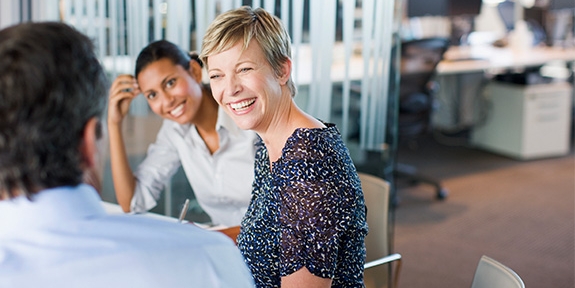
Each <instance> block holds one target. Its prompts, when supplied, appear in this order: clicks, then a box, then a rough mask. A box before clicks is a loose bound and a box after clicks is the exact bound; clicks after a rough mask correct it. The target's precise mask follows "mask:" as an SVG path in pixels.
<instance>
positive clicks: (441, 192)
mask: <svg viewBox="0 0 575 288" xmlns="http://www.w3.org/2000/svg"><path fill="white" fill-rule="evenodd" d="M393 172H394V176H395V177H396V178H405V179H407V180H409V181H410V182H411V183H413V184H418V183H425V184H429V185H432V186H433V187H435V193H436V194H435V198H436V199H438V200H444V199H445V198H447V195H449V192H448V191H447V189H445V187H443V186H442V185H441V182H440V181H439V180H436V179H433V178H430V177H427V176H425V175H422V174H419V173H418V172H417V169H416V168H415V167H413V166H409V165H407V164H403V163H397V164H396V166H395V169H394V171H393ZM394 202H396V201H394Z"/></svg>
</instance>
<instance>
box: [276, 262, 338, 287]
mask: <svg viewBox="0 0 575 288" xmlns="http://www.w3.org/2000/svg"><path fill="white" fill-rule="evenodd" d="M281 287H282V288H291V287H310V288H322V287H328V288H329V287H331V279H329V278H321V277H318V276H315V275H313V274H311V272H309V270H307V268H305V267H303V268H301V269H299V270H297V271H295V272H294V273H292V274H290V275H288V276H284V277H282V286H281Z"/></svg>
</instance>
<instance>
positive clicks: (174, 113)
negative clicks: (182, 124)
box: [170, 103, 184, 117]
mask: <svg viewBox="0 0 575 288" xmlns="http://www.w3.org/2000/svg"><path fill="white" fill-rule="evenodd" d="M182 111H184V103H182V104H180V105H179V106H178V107H176V108H174V110H172V111H170V114H171V115H172V116H174V117H178V116H180V115H181V114H182Z"/></svg>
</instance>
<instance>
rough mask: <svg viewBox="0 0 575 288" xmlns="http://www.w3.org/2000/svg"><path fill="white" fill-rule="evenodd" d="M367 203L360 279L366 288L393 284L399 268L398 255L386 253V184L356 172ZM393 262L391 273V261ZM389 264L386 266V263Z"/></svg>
mask: <svg viewBox="0 0 575 288" xmlns="http://www.w3.org/2000/svg"><path fill="white" fill-rule="evenodd" d="M358 174H359V179H360V180H361V189H362V190H363V195H364V198H365V205H366V206H367V225H368V227H369V233H368V234H367V237H366V238H365V248H366V259H365V261H366V263H365V266H364V282H365V286H366V287H367V288H372V287H374V288H375V287H378V288H380V287H397V283H398V280H399V273H400V271H401V255H400V254H399V253H394V254H390V250H391V244H390V243H391V241H390V230H389V217H388V216H389V194H390V193H389V183H388V182H387V181H385V180H384V179H382V178H379V177H376V176H372V175H369V174H365V173H358ZM394 262H396V264H397V265H396V267H395V274H394V275H393V277H390V276H391V275H392V268H393V267H392V266H391V265H392V263H394ZM387 264H389V265H387Z"/></svg>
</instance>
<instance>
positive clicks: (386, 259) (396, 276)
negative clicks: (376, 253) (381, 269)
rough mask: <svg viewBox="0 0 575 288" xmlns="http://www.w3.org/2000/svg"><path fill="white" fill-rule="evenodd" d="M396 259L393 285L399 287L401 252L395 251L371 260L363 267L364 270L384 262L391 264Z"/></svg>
mask: <svg viewBox="0 0 575 288" xmlns="http://www.w3.org/2000/svg"><path fill="white" fill-rule="evenodd" d="M395 261H397V268H396V269H395V274H394V276H393V281H392V283H393V284H392V287H397V284H398V281H399V272H400V271H401V254H399V253H394V254H390V255H387V256H385V257H382V258H379V259H376V260H373V261H369V262H367V263H365V264H364V266H363V268H364V270H366V269H369V268H372V267H376V266H379V265H383V264H389V263H392V262H395Z"/></svg>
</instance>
